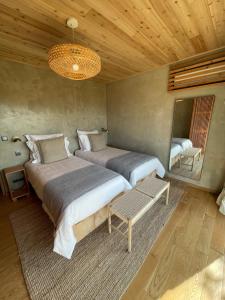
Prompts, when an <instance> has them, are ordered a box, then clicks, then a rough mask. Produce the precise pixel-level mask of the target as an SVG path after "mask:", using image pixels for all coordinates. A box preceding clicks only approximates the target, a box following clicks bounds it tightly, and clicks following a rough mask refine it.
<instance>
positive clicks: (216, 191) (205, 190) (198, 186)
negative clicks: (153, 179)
mask: <svg viewBox="0 0 225 300" xmlns="http://www.w3.org/2000/svg"><path fill="white" fill-rule="evenodd" d="M166 175H167V176H168V177H169V178H173V179H176V180H178V181H181V182H183V183H185V184H186V185H187V186H190V187H193V188H195V189H198V190H201V191H203V192H208V193H212V194H219V192H218V190H216V189H211V188H207V187H204V186H201V185H198V184H194V183H193V182H190V181H188V178H187V179H186V178H182V179H181V178H180V177H177V176H176V175H173V174H171V173H169V172H167V173H166Z"/></svg>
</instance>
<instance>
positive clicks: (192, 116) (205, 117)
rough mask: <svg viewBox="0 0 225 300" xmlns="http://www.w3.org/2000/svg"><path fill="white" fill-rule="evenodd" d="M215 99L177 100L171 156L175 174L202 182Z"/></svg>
mask: <svg viewBox="0 0 225 300" xmlns="http://www.w3.org/2000/svg"><path fill="white" fill-rule="evenodd" d="M214 100H215V97H214V96H211V95H210V96H201V97H195V98H186V99H177V100H175V105H174V114H173V129H172V137H171V146H170V156H169V170H170V172H171V173H173V174H175V175H178V176H183V177H188V178H190V179H194V180H200V178H201V173H202V167H203V163H204V155H205V150H206V147H207V138H208V132H209V127H210V121H211V116H212V111H213V104H214Z"/></svg>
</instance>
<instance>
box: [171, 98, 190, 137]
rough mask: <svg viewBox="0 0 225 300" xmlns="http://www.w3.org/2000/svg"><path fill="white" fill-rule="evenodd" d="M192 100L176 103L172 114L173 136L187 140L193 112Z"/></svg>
mask: <svg viewBox="0 0 225 300" xmlns="http://www.w3.org/2000/svg"><path fill="white" fill-rule="evenodd" d="M193 102H194V100H193V98H191V99H183V101H179V102H176V104H175V105H174V113H173V136H174V137H180V138H189V132H190V128H191V119H192V111H193Z"/></svg>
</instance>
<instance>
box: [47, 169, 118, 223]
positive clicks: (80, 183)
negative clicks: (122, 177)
mask: <svg viewBox="0 0 225 300" xmlns="http://www.w3.org/2000/svg"><path fill="white" fill-rule="evenodd" d="M116 176H118V174H116V173H115V172H112V171H111V170H107V169H106V168H103V167H101V166H97V165H91V166H88V167H85V168H82V169H78V170H75V171H73V172H70V173H66V174H64V175H62V176H60V177H57V178H55V179H53V180H50V181H49V182H48V183H47V184H46V185H45V187H44V194H43V202H44V204H45V205H46V207H47V209H48V210H49V212H50V213H51V215H52V217H53V219H54V221H55V223H56V224H57V221H58V218H59V217H60V215H61V214H62V213H63V211H64V210H65V209H66V208H67V206H69V205H70V203H72V202H73V201H74V200H76V199H78V198H79V197H80V196H82V195H84V194H85V193H88V192H89V191H91V190H93V189H94V188H96V187H98V186H100V185H102V184H104V183H106V182H107V181H108V180H110V179H112V178H114V177H116Z"/></svg>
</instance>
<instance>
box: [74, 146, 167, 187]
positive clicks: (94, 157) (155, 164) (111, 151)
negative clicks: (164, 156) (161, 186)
mask: <svg viewBox="0 0 225 300" xmlns="http://www.w3.org/2000/svg"><path fill="white" fill-rule="evenodd" d="M129 152H130V151H126V150H122V149H118V148H113V147H108V146H107V147H106V149H103V150H100V151H96V152H93V151H82V150H77V151H76V152H75V155H76V156H78V157H80V158H83V159H85V160H88V161H90V162H93V163H95V164H99V165H101V166H103V167H105V166H106V164H107V162H108V161H109V160H110V159H113V158H115V157H119V156H121V155H123V154H127V153H129ZM149 157H150V160H149V161H147V162H145V163H143V164H142V165H140V166H138V167H137V168H135V169H134V170H133V171H132V173H131V176H130V180H129V182H130V184H131V185H132V186H133V187H134V186H135V185H136V184H137V182H138V181H139V180H141V179H143V178H145V177H146V176H148V175H149V174H151V173H152V172H154V171H155V172H156V174H157V175H158V176H160V177H164V175H165V168H164V167H163V165H162V163H161V162H160V160H159V159H158V158H157V157H156V156H149Z"/></svg>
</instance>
